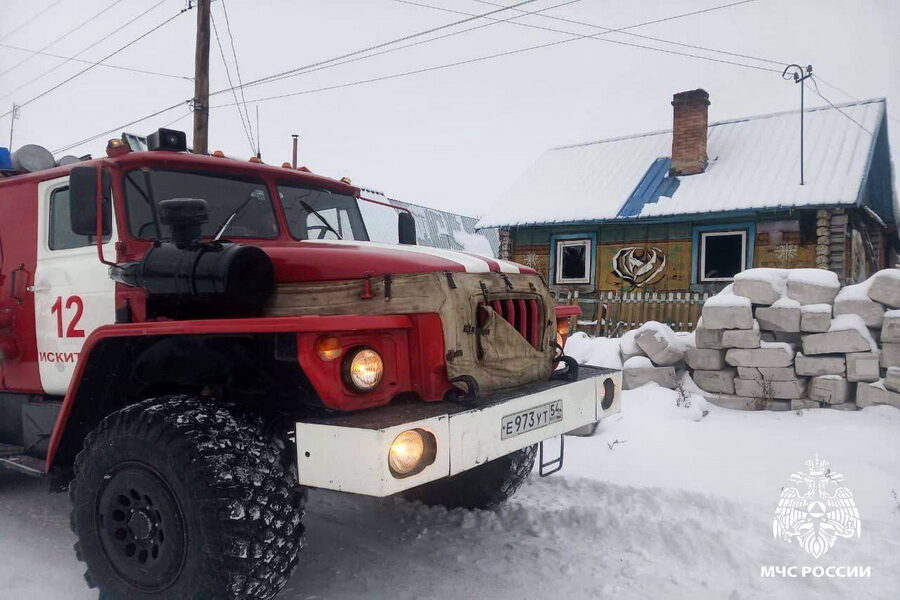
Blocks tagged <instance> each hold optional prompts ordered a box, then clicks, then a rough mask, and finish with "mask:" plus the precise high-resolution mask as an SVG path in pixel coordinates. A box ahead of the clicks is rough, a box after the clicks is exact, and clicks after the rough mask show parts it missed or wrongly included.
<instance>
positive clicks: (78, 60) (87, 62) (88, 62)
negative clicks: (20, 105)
mask: <svg viewBox="0 0 900 600" xmlns="http://www.w3.org/2000/svg"><path fill="white" fill-rule="evenodd" d="M0 48H6V49H7V50H18V51H19V52H36V51H35V50H31V49H29V48H22V47H20V46H12V45H10V44H3V43H0ZM37 54H39V55H40V56H46V57H48V58H58V59H60V60H65V61H67V62H69V61H71V62H76V63H81V64H85V65H97V66H98V67H103V68H105V69H119V70H121V71H131V72H133V73H142V74H144V75H158V76H159V77H169V78H171V79H184V80H187V81H192V80H193V77H186V76H184V75H174V74H172V73H160V72H159V71H148V70H147V69H138V68H137V67H126V66H123V65H107V64H100V63H98V62H95V61H93V60H86V59H83V58H76V57H74V56H63V55H61V54H53V53H52V52H37ZM79 54H80V52H79ZM32 81H33V80H32ZM29 83H31V82H29ZM25 85H27V84H23V85H22V86H20V87H24V86H25ZM16 89H18V88H16ZM13 91H15V90H13ZM10 93H12V92H10ZM7 95H8V94H7Z"/></svg>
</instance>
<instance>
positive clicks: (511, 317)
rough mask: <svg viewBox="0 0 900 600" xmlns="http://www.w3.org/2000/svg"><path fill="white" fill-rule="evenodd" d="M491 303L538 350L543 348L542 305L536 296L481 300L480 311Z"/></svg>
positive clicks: (495, 310)
mask: <svg viewBox="0 0 900 600" xmlns="http://www.w3.org/2000/svg"><path fill="white" fill-rule="evenodd" d="M485 305H489V306H490V307H491V308H492V309H493V310H494V312H495V313H497V314H498V315H500V316H501V317H503V318H504V319H506V321H507V322H508V323H509V324H510V325H512V326H513V327H515V329H516V331H518V332H519V335H521V336H522V337H523V338H525V339H526V340H528V343H529V344H531V345H532V346H533V347H534V348H535V349H536V350H540V349H541V348H540V347H541V334H542V333H543V328H542V327H541V305H540V302H539V301H538V300H537V299H536V298H507V299H504V300H491V301H490V302H479V303H478V309H479V310H478V312H479V313H481V307H483V306H485Z"/></svg>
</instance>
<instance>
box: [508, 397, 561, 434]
mask: <svg viewBox="0 0 900 600" xmlns="http://www.w3.org/2000/svg"><path fill="white" fill-rule="evenodd" d="M562 418H563V411H562V400H557V401H556V402H550V403H549V404H542V405H541V406H536V407H534V408H529V409H528V410H523V411H522V412H518V413H515V414H513V415H507V416H505V417H503V419H501V420H500V439H501V440H505V439H507V438H511V437H515V436H517V435H521V434H523V433H526V432H528V431H534V430H535V429H540V428H541V427H546V426H547V425H549V424H551V423H556V422H557V421H562Z"/></svg>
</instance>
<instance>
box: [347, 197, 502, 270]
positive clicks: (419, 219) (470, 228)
mask: <svg viewBox="0 0 900 600" xmlns="http://www.w3.org/2000/svg"><path fill="white" fill-rule="evenodd" d="M360 196H361V197H362V198H363V199H368V200H374V201H375V202H382V203H384V204H389V205H391V206H397V207H399V208H405V209H407V210H409V212H410V213H412V216H413V218H414V219H415V221H416V238H417V239H416V241H417V242H418V244H419V245H420V246H429V247H432V248H443V249H445V250H459V251H465V252H473V253H475V254H481V255H483V256H488V257H491V258H496V257H497V256H498V251H499V249H500V238H499V235H498V233H497V230H496V229H492V228H485V229H481V230H479V231H476V229H475V224H476V222H477V221H478V219H476V218H475V217H467V216H464V215H458V214H455V213H451V212H447V211H443V210H437V209H436V208H430V207H427V206H421V205H419V204H412V203H411V202H402V201H400V200H395V199H394V198H388V197H387V196H386V195H385V194H384V193H383V192H379V191H377V190H371V189H367V188H360ZM359 208H360V212H361V213H362V215H363V220H364V221H365V223H366V229H367V230H368V233H369V239H371V240H372V241H375V242H384V243H388V244H396V243H398V242H397V211H396V210H394V209H392V208H387V207H384V206H381V205H379V204H373V203H372V202H360V203H359Z"/></svg>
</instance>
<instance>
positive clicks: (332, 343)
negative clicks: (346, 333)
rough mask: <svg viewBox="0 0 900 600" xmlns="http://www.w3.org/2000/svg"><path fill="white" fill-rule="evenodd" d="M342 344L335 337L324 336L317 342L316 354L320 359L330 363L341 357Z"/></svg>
mask: <svg viewBox="0 0 900 600" xmlns="http://www.w3.org/2000/svg"><path fill="white" fill-rule="evenodd" d="M342 350H343V349H342V348H341V342H340V340H338V339H337V338H336V337H333V336H323V337H320V338H319V339H318V340H317V341H316V354H318V355H319V358H321V359H322V360H324V361H326V362H328V361H332V360H334V359H336V358H338V357H339V356H340V355H341V351H342Z"/></svg>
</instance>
